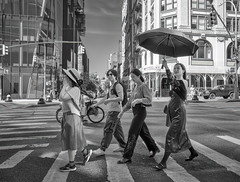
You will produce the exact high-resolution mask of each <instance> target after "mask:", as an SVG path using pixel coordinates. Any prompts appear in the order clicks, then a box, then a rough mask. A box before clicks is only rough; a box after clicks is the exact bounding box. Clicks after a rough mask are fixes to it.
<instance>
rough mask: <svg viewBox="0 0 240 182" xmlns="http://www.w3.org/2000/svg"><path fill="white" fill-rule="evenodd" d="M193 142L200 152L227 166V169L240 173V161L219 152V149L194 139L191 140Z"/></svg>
mask: <svg viewBox="0 0 240 182" xmlns="http://www.w3.org/2000/svg"><path fill="white" fill-rule="evenodd" d="M191 142H192V144H193V146H194V148H195V149H196V150H197V151H198V152H200V153H202V154H203V155H205V156H206V157H208V158H209V159H210V160H212V161H214V162H216V163H218V164H219V165H221V166H223V167H226V168H227V170H229V171H232V172H234V173H235V174H237V175H238V176H239V175H240V162H238V161H236V160H233V159H230V158H228V157H226V156H224V155H222V154H220V153H218V152H217V151H214V150H212V149H210V148H208V147H206V146H204V145H202V144H200V143H198V142H196V141H194V140H191Z"/></svg>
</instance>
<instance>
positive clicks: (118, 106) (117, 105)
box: [108, 83, 123, 112]
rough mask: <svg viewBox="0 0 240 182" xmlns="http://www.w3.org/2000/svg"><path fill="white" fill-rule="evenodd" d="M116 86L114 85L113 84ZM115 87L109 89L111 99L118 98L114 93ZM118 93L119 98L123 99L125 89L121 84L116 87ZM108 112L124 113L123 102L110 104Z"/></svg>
mask: <svg viewBox="0 0 240 182" xmlns="http://www.w3.org/2000/svg"><path fill="white" fill-rule="evenodd" d="M113 85H114V84H113ZM113 85H112V86H111V87H110V89H109V98H116V97H117V96H116V95H115V94H114V92H113ZM115 88H116V92H117V94H118V97H121V98H123V87H122V85H121V84H119V83H118V84H117V85H116V87H115ZM108 111H109V112H110V111H117V112H121V111H122V102H109V103H108Z"/></svg>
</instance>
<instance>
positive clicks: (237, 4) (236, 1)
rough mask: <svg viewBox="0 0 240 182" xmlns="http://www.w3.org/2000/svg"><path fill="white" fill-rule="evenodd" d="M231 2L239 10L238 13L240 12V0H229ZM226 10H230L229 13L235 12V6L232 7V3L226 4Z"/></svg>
mask: <svg viewBox="0 0 240 182" xmlns="http://www.w3.org/2000/svg"><path fill="white" fill-rule="evenodd" d="M229 1H231V2H233V4H234V5H235V6H236V8H237V11H239V10H240V5H239V3H238V1H239V0H229ZM226 10H228V11H235V10H234V7H233V5H232V4H231V3H226Z"/></svg>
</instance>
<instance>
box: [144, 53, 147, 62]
mask: <svg viewBox="0 0 240 182" xmlns="http://www.w3.org/2000/svg"><path fill="white" fill-rule="evenodd" d="M144 59H145V65H147V52H145V56H144Z"/></svg>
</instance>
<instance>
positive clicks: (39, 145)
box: [0, 143, 49, 150]
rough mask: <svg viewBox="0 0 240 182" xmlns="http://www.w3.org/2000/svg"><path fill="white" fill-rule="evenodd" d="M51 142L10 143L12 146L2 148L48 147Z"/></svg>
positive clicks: (0, 148)
mask: <svg viewBox="0 0 240 182" xmlns="http://www.w3.org/2000/svg"><path fill="white" fill-rule="evenodd" d="M48 145H49V143H43V144H24V145H10V146H1V147H0V150H10V149H21V148H24V147H30V148H35V147H47V146H48Z"/></svg>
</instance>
